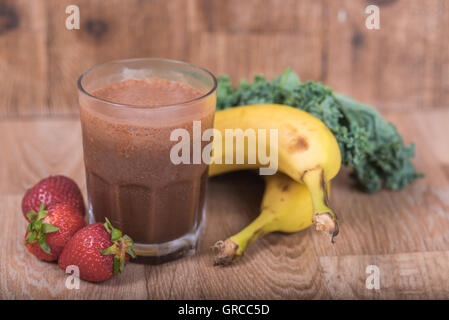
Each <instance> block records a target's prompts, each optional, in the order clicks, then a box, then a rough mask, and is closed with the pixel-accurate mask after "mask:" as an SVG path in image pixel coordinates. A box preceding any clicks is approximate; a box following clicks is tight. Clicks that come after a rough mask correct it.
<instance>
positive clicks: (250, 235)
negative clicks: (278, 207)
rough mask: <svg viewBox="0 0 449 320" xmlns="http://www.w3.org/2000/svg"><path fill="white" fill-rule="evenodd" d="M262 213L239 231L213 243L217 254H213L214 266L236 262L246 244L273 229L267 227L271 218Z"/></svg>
mask: <svg viewBox="0 0 449 320" xmlns="http://www.w3.org/2000/svg"><path fill="white" fill-rule="evenodd" d="M263 213H264V211H262V213H261V214H260V215H259V216H258V217H257V218H256V219H255V220H254V221H253V222H252V223H251V224H249V225H248V226H247V227H246V228H245V229H243V230H242V231H240V232H239V233H237V234H235V235H233V236H231V237H229V238H228V239H226V240H225V241H218V242H217V243H216V244H215V246H214V247H215V248H217V249H218V254H217V255H216V256H215V260H214V266H226V265H229V264H232V263H234V262H236V261H237V260H239V259H240V258H241V257H242V256H243V253H244V252H245V250H246V247H247V246H249V245H250V244H251V243H253V242H254V241H256V240H257V239H259V238H261V237H263V236H264V235H266V234H267V233H270V232H273V231H275V230H274V229H272V228H269V227H268V226H271V225H272V224H271V222H272V221H273V219H272V218H271V217H270V215H265V214H263ZM273 218H274V215H273Z"/></svg>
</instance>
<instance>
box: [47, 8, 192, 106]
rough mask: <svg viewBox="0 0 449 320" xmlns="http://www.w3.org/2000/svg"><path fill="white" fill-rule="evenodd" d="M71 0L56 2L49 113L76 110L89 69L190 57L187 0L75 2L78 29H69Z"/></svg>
mask: <svg viewBox="0 0 449 320" xmlns="http://www.w3.org/2000/svg"><path fill="white" fill-rule="evenodd" d="M70 4H73V1H70V0H63V1H61V0H52V1H51V6H50V12H52V13H53V14H51V15H50V16H49V19H50V21H49V24H50V29H51V48H50V52H49V54H50V60H51V65H50V71H49V72H50V75H49V76H50V85H51V88H52V90H51V92H50V106H49V108H50V111H51V113H52V114H76V113H78V98H77V89H76V81H77V79H78V77H79V76H80V75H81V73H82V72H84V71H85V70H87V69H88V68H90V67H92V66H94V65H97V64H100V63H104V62H107V61H111V60H119V59H130V58H141V57H160V58H168V59H178V60H188V56H187V54H188V49H187V48H188V45H189V42H188V39H189V38H188V34H187V32H188V28H187V20H186V19H187V10H186V8H185V4H184V2H183V1H164V0H157V1H138V0H129V1H120V0H111V1H107V2H105V1H101V0H93V1H92V0H81V1H77V5H78V6H79V8H80V16H81V26H80V30H67V29H66V28H65V19H66V17H67V15H66V14H65V8H66V6H68V5H70Z"/></svg>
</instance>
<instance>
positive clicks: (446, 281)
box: [0, 110, 449, 299]
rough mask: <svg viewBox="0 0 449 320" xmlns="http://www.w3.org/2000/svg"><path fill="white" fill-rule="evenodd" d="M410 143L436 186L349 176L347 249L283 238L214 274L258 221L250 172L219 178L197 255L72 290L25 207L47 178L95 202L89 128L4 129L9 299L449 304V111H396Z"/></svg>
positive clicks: (17, 124) (310, 234)
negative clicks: (60, 177)
mask: <svg viewBox="0 0 449 320" xmlns="http://www.w3.org/2000/svg"><path fill="white" fill-rule="evenodd" d="M385 116H386V117H387V118H388V119H389V120H391V121H393V122H394V123H395V124H397V127H398V129H399V131H400V132H401V133H402V134H403V135H404V138H405V140H406V141H407V142H410V141H415V142H416V143H417V156H416V159H415V163H416V165H417V167H418V169H419V170H421V171H423V172H425V174H426V177H425V178H424V179H421V180H419V181H417V182H416V183H414V184H413V185H411V186H409V187H408V188H407V189H405V190H403V191H400V192H392V191H382V192H380V193H378V194H374V195H367V194H364V193H361V192H359V191H358V190H356V189H354V186H353V184H352V182H351V181H350V180H349V178H348V176H347V174H348V170H343V171H342V172H341V173H340V174H339V176H338V177H337V179H336V181H335V183H334V184H333V192H332V196H331V204H332V205H333V207H335V210H336V212H337V213H338V214H339V218H340V221H341V233H340V235H339V236H338V237H337V239H336V241H337V242H336V244H335V245H331V244H330V242H329V241H328V239H327V238H326V237H325V236H323V235H321V234H319V233H317V232H316V231H315V230H313V229H312V228H309V229H307V230H305V231H303V232H300V233H297V234H291V235H281V234H271V235H268V236H266V237H264V238H262V239H261V240H259V241H257V242H256V243H254V244H253V245H251V246H250V247H249V248H248V250H247V252H246V254H245V257H244V258H243V259H242V260H241V261H240V262H239V263H237V264H235V265H233V266H231V267H227V268H217V267H213V266H212V261H213V255H214V252H213V250H211V246H213V244H214V243H215V242H216V241H217V240H220V239H224V238H226V237H228V236H230V235H231V234H234V233H236V232H237V231H239V230H240V229H241V228H243V227H244V226H245V225H247V224H248V223H249V222H250V221H251V220H252V219H254V217H255V216H256V215H257V214H258V209H259V205H260V200H261V196H262V193H263V183H262V181H261V180H260V179H259V177H257V176H255V175H251V174H249V173H235V174H230V175H227V176H220V177H217V178H214V179H211V180H210V182H209V188H208V193H207V212H208V217H207V225H206V230H205V234H204V237H203V240H202V242H201V245H200V248H199V252H198V254H197V255H195V256H192V257H189V258H186V259H181V260H177V261H174V262H170V263H167V264H164V265H159V266H149V265H138V264H134V263H132V264H130V265H129V266H128V267H127V269H126V270H125V273H124V274H123V275H121V276H119V277H116V278H114V279H113V280H111V281H108V282H106V283H103V284H91V283H87V282H84V281H83V282H81V285H80V289H79V290H68V289H66V288H65V281H66V278H67V276H66V275H65V274H64V272H63V271H62V270H60V269H59V268H58V267H57V265H55V264H52V263H45V262H42V261H38V260H37V259H35V258H34V257H33V256H32V255H31V254H29V253H28V252H27V251H26V249H25V248H24V246H23V244H22V243H23V236H24V232H25V227H26V224H25V221H24V219H23V217H22V214H21V212H20V201H21V197H22V195H23V193H24V191H25V190H26V188H28V187H29V186H31V185H32V184H34V183H35V182H36V181H37V180H39V179H40V178H42V177H44V176H47V175H50V174H56V173H63V174H67V175H69V176H71V177H72V178H74V179H75V181H77V182H78V183H79V184H80V186H81V188H82V190H83V193H84V195H85V183H84V167H83V160H82V148H81V135H80V125H79V120H78V119H77V118H76V117H75V118H72V119H70V118H65V119H56V118H53V119H10V120H5V119H4V120H1V121H0V136H1V137H2V140H0V142H1V148H2V151H3V155H4V156H2V157H0V168H1V169H0V170H1V174H2V179H1V180H0V194H1V196H0V206H1V207H2V208H3V210H2V218H3V220H2V224H0V242H1V243H3V244H4V245H2V246H1V247H0V299H18V298H24V299H28V298H42V299H157V298H159V299H176V298H186V299H195V298H200V299H225V298H232V299H262V298H264V299H324V298H327V299H345V298H349V299H393V298H399V299H415V298H424V299H448V298H449V278H448V276H447V275H448V274H447V272H446V270H447V269H448V267H449V259H448V257H449V231H448V230H449V175H448V173H449V170H448V168H449V161H448V160H449V148H448V145H447V144H446V143H445V141H444V137H447V125H446V126H445V124H446V123H447V122H448V121H449V112H448V111H446V110H436V111H429V112H426V113H421V112H415V113H409V114H404V113H402V112H390V113H385ZM370 264H374V265H377V266H378V267H379V268H380V272H381V288H380V290H368V289H366V287H365V281H366V278H367V276H368V275H367V274H366V272H365V270H366V267H367V266H368V265H370Z"/></svg>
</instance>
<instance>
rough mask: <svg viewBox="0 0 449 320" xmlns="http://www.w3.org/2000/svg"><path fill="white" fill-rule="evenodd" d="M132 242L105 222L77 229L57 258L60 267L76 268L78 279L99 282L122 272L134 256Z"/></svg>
mask: <svg viewBox="0 0 449 320" xmlns="http://www.w3.org/2000/svg"><path fill="white" fill-rule="evenodd" d="M133 244H134V243H133V240H132V239H131V238H130V237H128V236H127V235H124V236H122V232H121V231H120V230H118V229H115V228H114V227H113V226H112V225H111V223H110V222H109V220H108V219H106V222H105V223H104V224H102V223H94V224H91V225H88V226H86V227H84V228H82V229H81V230H79V231H78V232H77V233H75V235H74V236H73V237H72V238H71V239H70V240H69V242H67V244H66V246H65V247H64V250H63V251H62V253H61V255H60V257H59V261H58V263H59V267H60V268H61V269H63V270H66V268H67V266H70V265H75V266H78V268H79V271H80V278H81V279H84V280H87V281H92V282H102V281H106V280H108V279H110V278H112V277H113V276H114V275H115V274H117V273H119V272H123V269H124V267H125V264H126V263H128V261H129V257H130V256H131V257H133V258H134V257H135V256H136V254H135V253H134V250H133V249H132V246H133Z"/></svg>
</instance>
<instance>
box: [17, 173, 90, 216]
mask: <svg viewBox="0 0 449 320" xmlns="http://www.w3.org/2000/svg"><path fill="white" fill-rule="evenodd" d="M42 202H43V203H44V205H45V207H47V206H48V205H50V204H52V203H57V202H64V203H68V204H70V205H72V206H73V207H74V208H75V209H77V211H78V212H79V214H81V215H83V216H84V213H85V207H84V200H83V196H82V194H81V191H80V189H79V188H78V186H77V185H76V183H75V181H73V180H72V179H70V178H68V177H66V176H62V175H58V176H50V177H48V178H45V179H42V180H41V181H39V182H38V183H37V184H36V185H34V187H32V188H31V189H29V190H28V191H27V192H26V193H25V196H24V197H23V199H22V212H23V215H24V216H25V218H27V214H28V212H30V211H31V210H34V211H35V212H38V210H39V207H40V205H41V203H42ZM27 219H28V218H27Z"/></svg>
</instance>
